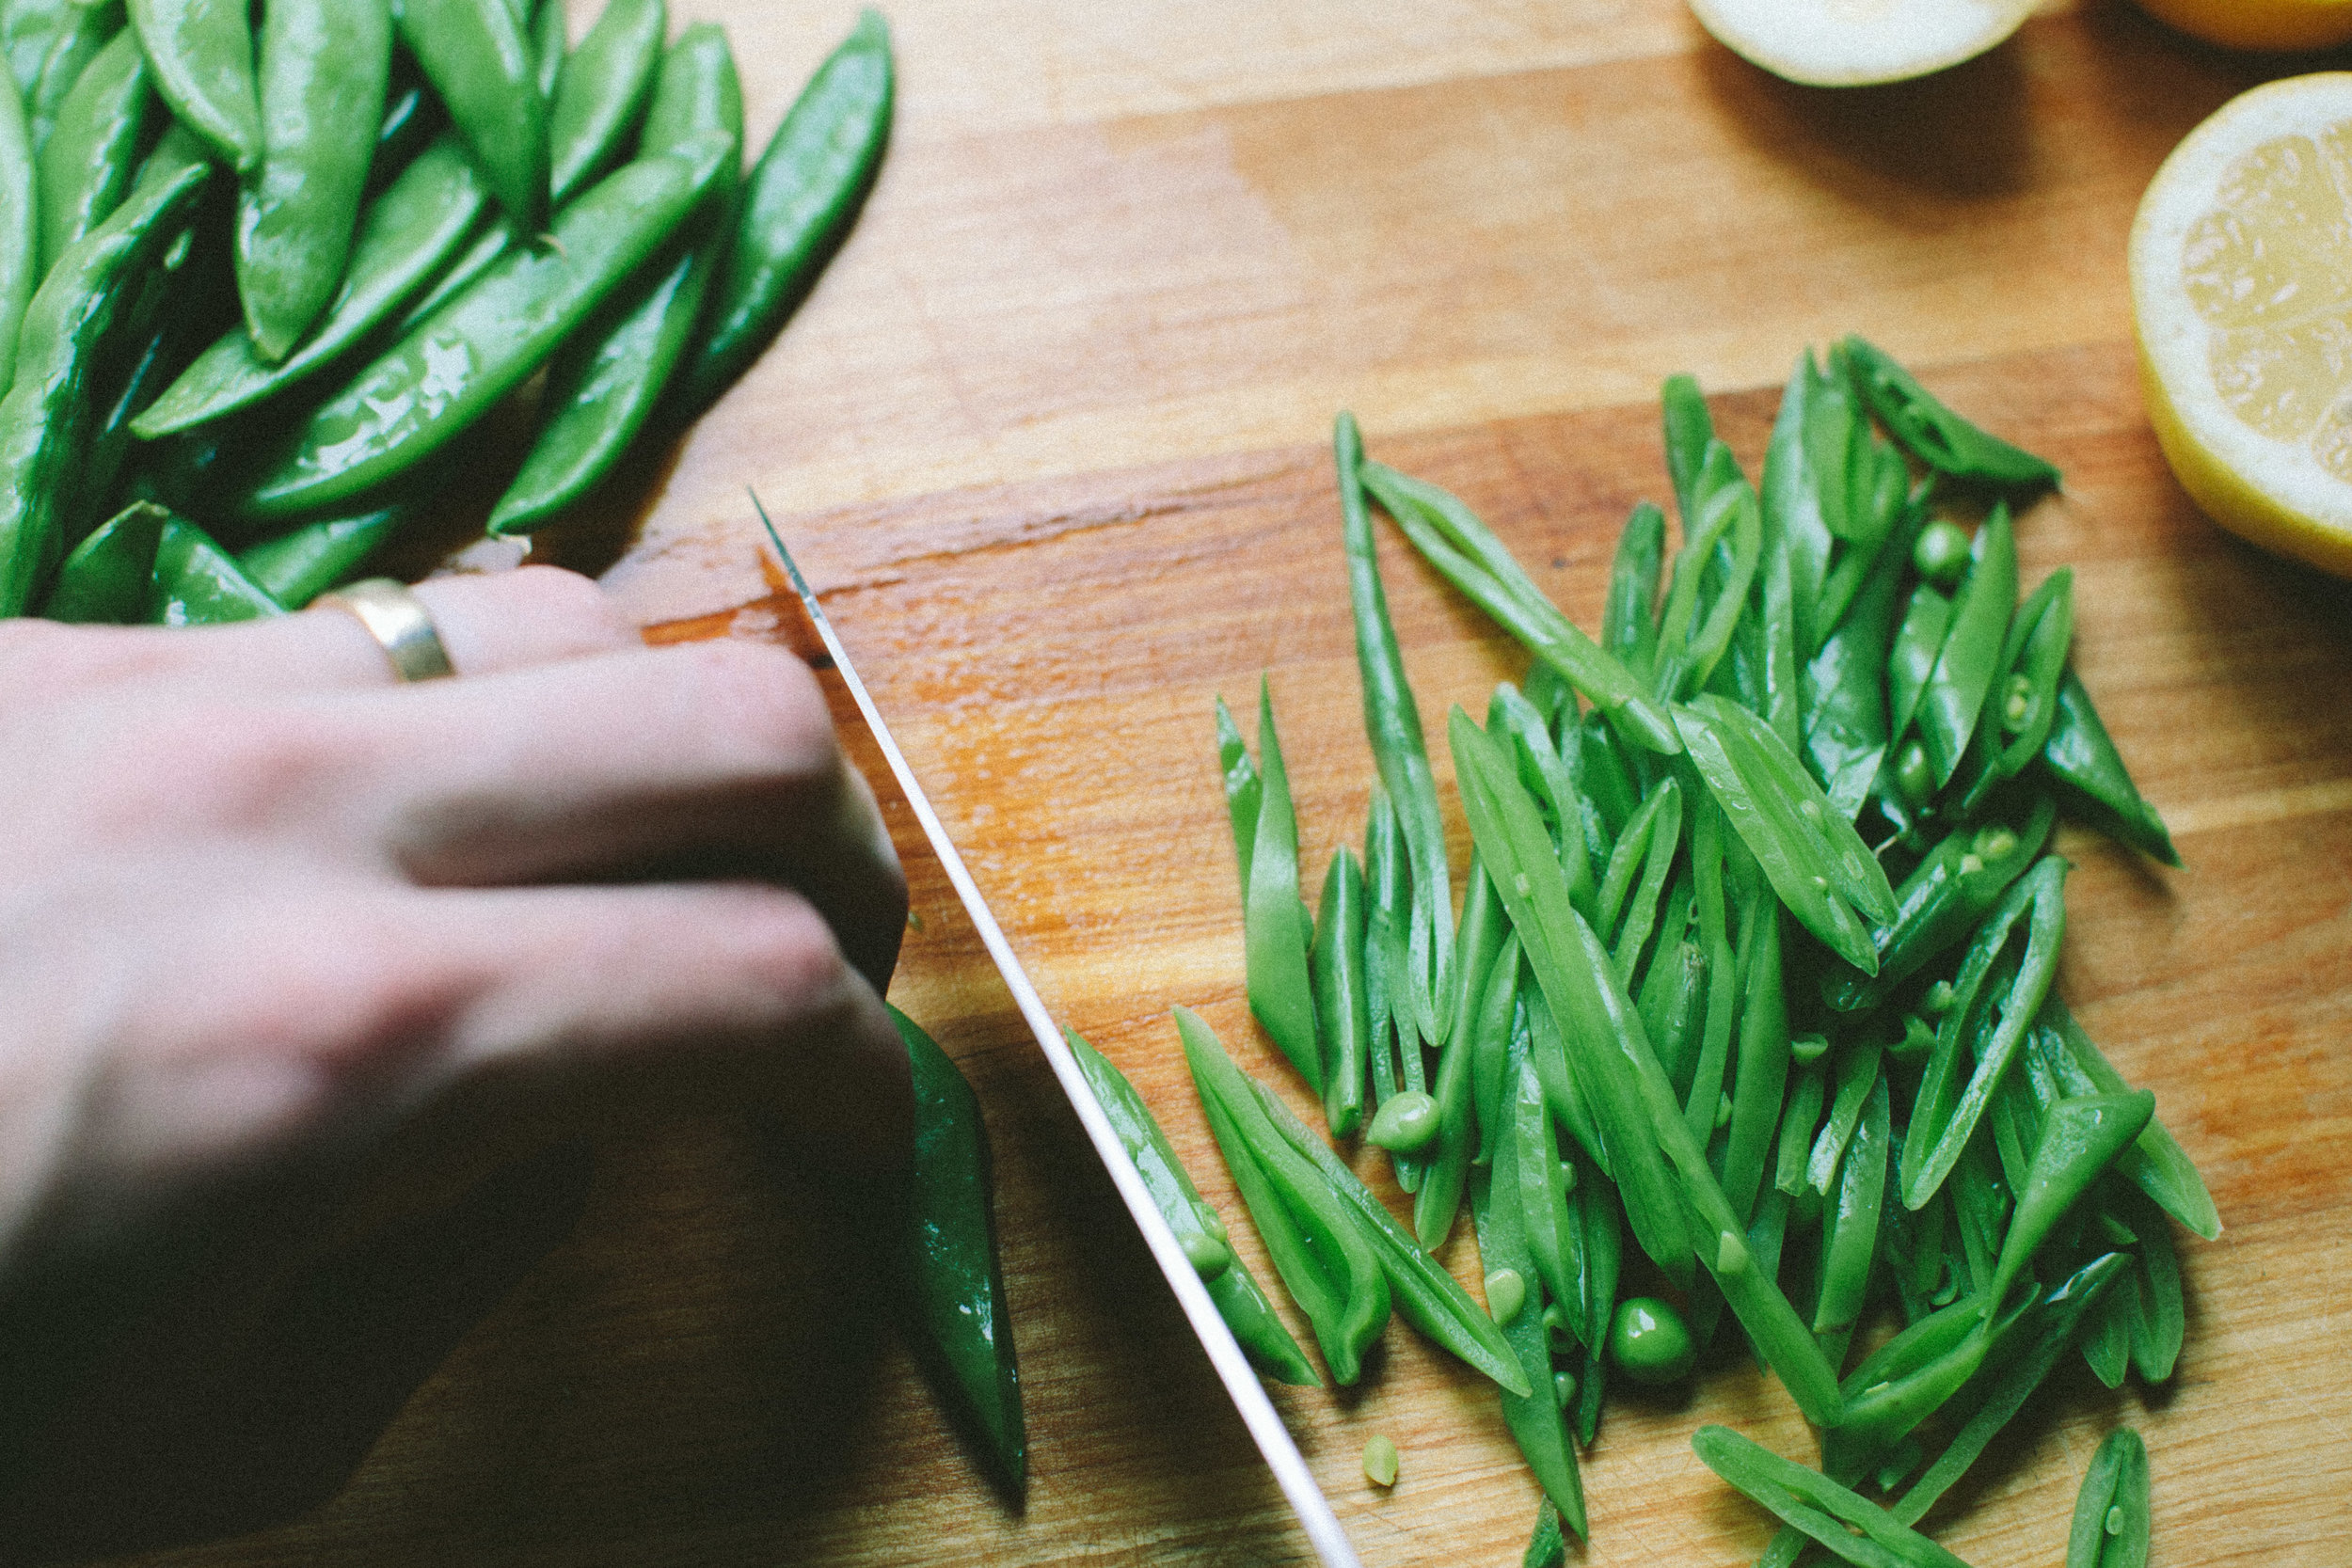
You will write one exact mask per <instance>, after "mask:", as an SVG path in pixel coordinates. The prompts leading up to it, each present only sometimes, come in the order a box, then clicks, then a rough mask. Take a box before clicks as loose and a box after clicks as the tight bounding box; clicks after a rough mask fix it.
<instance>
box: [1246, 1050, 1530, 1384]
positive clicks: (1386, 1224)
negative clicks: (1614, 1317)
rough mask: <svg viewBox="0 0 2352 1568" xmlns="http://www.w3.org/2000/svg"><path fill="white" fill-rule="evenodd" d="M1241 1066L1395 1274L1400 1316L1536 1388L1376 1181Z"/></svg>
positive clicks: (1278, 1127)
mask: <svg viewBox="0 0 2352 1568" xmlns="http://www.w3.org/2000/svg"><path fill="white" fill-rule="evenodd" d="M1233 1070H1234V1075H1235V1077H1237V1078H1238V1079H1240V1081H1241V1083H1242V1084H1243V1085H1246V1086H1247V1087H1248V1089H1249V1091H1250V1092H1251V1093H1252V1094H1253V1095H1254V1096H1255V1098H1256V1101H1257V1104H1258V1106H1259V1108H1260V1110H1261V1111H1262V1113H1263V1117H1264V1125H1265V1126H1266V1127H1267V1128H1268V1129H1269V1130H1270V1131H1271V1132H1272V1133H1273V1134H1274V1135H1275V1136H1276V1137H1278V1138H1279V1139H1280V1140H1281V1142H1282V1147H1283V1148H1286V1149H1288V1150H1290V1151H1291V1152H1293V1153H1295V1155H1297V1156H1298V1157H1299V1158H1300V1159H1301V1160H1303V1161H1304V1162H1305V1163H1306V1164H1307V1166H1308V1167H1309V1169H1310V1170H1311V1172H1312V1173H1313V1175H1314V1177H1315V1178H1316V1179H1317V1180H1318V1185H1317V1187H1316V1192H1317V1194H1318V1196H1320V1197H1329V1198H1332V1199H1335V1200H1336V1201H1337V1203H1338V1205H1339V1209H1338V1212H1339V1214H1340V1215H1341V1216H1343V1217H1344V1218H1346V1219H1348V1220H1349V1221H1350V1222H1351V1224H1352V1227H1353V1234H1354V1235H1355V1236H1357V1237H1358V1238H1359V1239H1360V1241H1361V1242H1362V1243H1363V1244H1364V1245H1365V1246H1367V1247H1368V1248H1369V1249H1370V1251H1371V1255H1372V1257H1373V1258H1374V1259H1375V1260H1376V1261H1377V1263H1378V1265H1379V1270H1380V1274H1381V1275H1382V1277H1384V1278H1385V1279H1386V1280H1387V1282H1388V1296H1387V1299H1388V1301H1389V1302H1390V1303H1391V1305H1393V1306H1394V1307H1395V1308H1396V1314H1397V1316H1399V1317H1401V1318H1403V1319H1404V1320H1405V1321H1406V1323H1411V1324H1412V1325H1413V1327H1414V1328H1415V1329H1417V1330H1419V1331H1420V1333H1421V1334H1422V1336H1423V1337H1424V1338H1427V1339H1429V1340H1430V1341H1431V1342H1432V1343H1434V1344H1436V1345H1437V1346H1438V1347H1439V1348H1440V1349H1442V1350H1445V1351H1447V1352H1450V1353H1451V1354H1454V1355H1455V1356H1457V1357H1459V1358H1460V1359H1461V1360H1462V1361H1463V1362H1465V1363H1467V1364H1468V1365H1469V1366H1470V1367H1471V1368H1472V1369H1473V1370H1477V1371H1480V1372H1483V1373H1485V1374H1486V1376H1488V1377H1490V1378H1492V1379H1494V1381H1495V1382H1496V1383H1498V1384H1500V1385H1501V1386H1502V1387H1504V1388H1506V1389H1508V1390H1509V1391H1510V1392H1512V1393H1514V1394H1525V1393H1528V1392H1531V1391H1532V1390H1533V1389H1534V1384H1533V1383H1531V1382H1529V1381H1528V1380H1527V1377H1526V1374H1525V1373H1524V1372H1522V1371H1521V1370H1519V1365H1518V1357H1517V1356H1516V1355H1514V1354H1512V1351H1511V1347H1510V1343H1509V1341H1507V1340H1506V1339H1505V1338H1503V1336H1502V1329H1501V1328H1500V1327H1498V1326H1497V1325H1496V1323H1495V1321H1494V1320H1493V1319H1492V1318H1490V1317H1488V1316H1487V1315H1486V1313H1485V1312H1484V1311H1482V1310H1480V1308H1479V1306H1478V1304H1477V1303H1476V1302H1474V1301H1472V1300H1471V1299H1470V1294H1469V1292H1468V1291H1464V1290H1463V1289H1462V1287H1461V1286H1460V1285H1459V1284H1458V1283H1457V1282H1456V1281H1455V1280H1454V1276H1453V1275H1450V1274H1448V1273H1446V1271H1445V1267H1444V1265H1443V1264H1441V1263H1439V1262H1438V1260H1437V1259H1433V1258H1431V1257H1430V1256H1429V1254H1428V1253H1426V1252H1424V1251H1422V1248H1421V1246H1420V1245H1419V1244H1418V1243H1416V1242H1415V1241H1414V1239H1413V1237H1412V1236H1411V1235H1410V1234H1409V1233H1408V1232H1407V1231H1406V1229H1405V1227H1403V1226H1401V1225H1399V1224H1397V1223H1396V1220H1395V1218H1394V1217H1393V1216H1391V1214H1390V1212H1389V1211H1388V1208H1387V1206H1386V1205H1384V1204H1383V1203H1382V1202H1381V1201H1380V1200H1379V1199H1378V1198H1377V1197H1375V1196H1373V1193H1372V1189H1370V1188H1369V1187H1366V1186H1365V1185H1364V1184H1363V1182H1362V1181H1361V1180H1359V1178H1358V1177H1357V1175H1356V1173H1355V1172H1354V1171H1352V1170H1350V1169H1348V1168H1347V1165H1346V1164H1345V1162H1343V1161H1342V1160H1341V1159H1340V1157H1339V1156H1338V1155H1336V1154H1334V1153H1332V1152H1331V1149H1330V1147H1329V1146H1328V1145H1327V1144H1326V1143H1325V1142H1324V1141H1323V1140H1322V1139H1321V1138H1320V1137H1318V1136H1316V1135H1315V1132H1314V1130H1313V1129H1312V1128H1311V1127H1309V1126H1308V1125H1307V1124H1306V1123H1305V1122H1303V1121H1301V1120H1299V1119H1298V1117H1296V1116H1295V1115H1293V1114H1292V1112H1291V1109H1290V1107H1289V1106H1288V1105H1285V1104H1284V1103H1283V1102H1282V1100H1281V1097H1280V1096H1279V1095H1277V1094H1276V1093H1275V1092H1274V1091H1273V1090H1272V1089H1270V1088H1268V1087H1266V1085H1263V1084H1261V1083H1259V1082H1258V1081H1257V1080H1256V1079H1254V1078H1249V1077H1248V1076H1247V1075H1246V1074H1243V1073H1242V1072H1241V1070H1240V1069H1238V1068H1236V1069H1233Z"/></svg>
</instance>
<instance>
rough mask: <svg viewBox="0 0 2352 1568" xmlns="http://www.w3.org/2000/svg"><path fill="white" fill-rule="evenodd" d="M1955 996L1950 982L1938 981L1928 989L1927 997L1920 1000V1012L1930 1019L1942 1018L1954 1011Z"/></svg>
mask: <svg viewBox="0 0 2352 1568" xmlns="http://www.w3.org/2000/svg"><path fill="white" fill-rule="evenodd" d="M1954 994H1955V993H1954V991H1953V990H1952V983H1951V982H1950V981H1949V980H1938V981H1937V982H1936V983H1935V984H1933V985H1931V986H1930V987H1929V988H1928V990H1927V994H1926V995H1924V996H1922V997H1920V998H1919V1010H1920V1011H1921V1012H1923V1013H1925V1014H1927V1015H1928V1017H1930V1018H1941V1017H1942V1016H1943V1015H1944V1014H1946V1013H1947V1012H1950V1011H1951V1010H1952V999H1953V996H1954Z"/></svg>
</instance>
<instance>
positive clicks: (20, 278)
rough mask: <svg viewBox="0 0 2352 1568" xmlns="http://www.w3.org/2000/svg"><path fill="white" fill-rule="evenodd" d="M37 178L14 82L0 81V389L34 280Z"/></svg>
mask: <svg viewBox="0 0 2352 1568" xmlns="http://www.w3.org/2000/svg"><path fill="white" fill-rule="evenodd" d="M37 186H38V175H37V173H36V171H35V166H34V163H33V149H32V142H31V139H30V138H29V136H28V135H27V134H26V131H25V126H24V100H23V99H22V98H20V97H18V96H17V90H16V83H15V82H13V81H5V82H0V391H5V390H6V389H7V388H8V382H9V381H10V380H11V379H12V378H13V377H14V376H15V374H16V334H17V329H18V328H19V327H20V326H21V325H24V307H25V306H26V305H27V304H28V303H29V302H30V301H31V300H32V297H33V286H34V284H35V283H37V282H38V281H39V280H40V263H39V261H38V260H37V259H36V258H37V256H38V252H39V246H40V226H39V224H38V223H37V222H36V221H35V220H36V216H37V214H38V207H37V205H36V195H35V192H36V189H37Z"/></svg>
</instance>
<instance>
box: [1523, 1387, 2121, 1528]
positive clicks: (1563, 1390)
mask: <svg viewBox="0 0 2352 1568" xmlns="http://www.w3.org/2000/svg"><path fill="white" fill-rule="evenodd" d="M1551 1397H1552V1398H1553V1399H1554V1400H1555V1401H1557V1402H1559V1405H1560V1408H1561V1409H1563V1410H1565V1409H1566V1408H1567V1407H1568V1402H1569V1401H1571V1400H1573V1399H1575V1398H1576V1374H1575V1373H1574V1372H1554V1373H1552V1374H1551ZM2110 1533H2112V1532H2110Z"/></svg>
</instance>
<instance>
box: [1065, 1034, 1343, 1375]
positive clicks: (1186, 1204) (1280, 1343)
mask: <svg viewBox="0 0 2352 1568" xmlns="http://www.w3.org/2000/svg"><path fill="white" fill-rule="evenodd" d="M1062 1034H1063V1036H1064V1037H1066V1038H1067V1039H1068V1040H1069V1041H1070V1050H1071V1053H1072V1054H1073V1055H1074V1056H1075V1057H1077V1059H1078V1069H1079V1070H1080V1071H1082V1072H1084V1073H1085V1074H1086V1080H1087V1084H1088V1085H1089V1087H1091V1088H1092V1089H1093V1090H1094V1099H1095V1102H1096V1103H1097V1104H1099V1105H1101V1106H1102V1107H1103V1114H1104V1116H1106V1117H1109V1118H1110V1123H1111V1127H1112V1128H1113V1130H1115V1131H1116V1132H1118V1133H1119V1141H1120V1143H1122V1144H1124V1145H1125V1146H1126V1148H1127V1155H1128V1158H1130V1159H1132V1160H1134V1161H1135V1163H1136V1172H1137V1173H1138V1174H1140V1175H1141V1176H1142V1178H1143V1184H1144V1186H1145V1188H1147V1189H1148V1190H1149V1191H1150V1192H1151V1194H1152V1202H1153V1203H1154V1204H1156V1205H1157V1206H1158V1208H1159V1211H1160V1217H1161V1218H1162V1219H1165V1220H1166V1221H1168V1228H1169V1229H1171V1230H1173V1231H1175V1232H1176V1240H1177V1241H1178V1242H1180V1243H1183V1245H1184V1254H1185V1256H1186V1257H1188V1258H1190V1259H1192V1260H1193V1267H1194V1268H1195V1269H1196V1270H1198V1271H1199V1272H1200V1276H1201V1280H1202V1282H1203V1283H1204V1284H1205V1285H1206V1286H1207V1287H1208V1291H1209V1299H1210V1300H1211V1301H1213V1302H1215V1303H1216V1310H1217V1315H1218V1316H1220V1317H1222V1318H1223V1319H1224V1320H1225V1326H1226V1327H1228V1328H1230V1329H1232V1331H1233V1338H1234V1339H1235V1340H1237V1341H1238V1342H1239V1343H1240V1345H1241V1348H1242V1352H1243V1354H1246V1355H1248V1357H1249V1360H1250V1364H1251V1365H1252V1366H1254V1367H1256V1368H1257V1369H1258V1370H1260V1371H1261V1372H1263V1373H1264V1374H1265V1375H1266V1376H1268V1377H1271V1378H1273V1379H1275V1380H1276V1381H1278V1382H1280V1383H1289V1384H1296V1385H1299V1386H1307V1387H1316V1388H1319V1387H1321V1386H1323V1379H1322V1377H1321V1376H1319V1375H1318V1374H1317V1373H1316V1371H1315V1369H1314V1364H1313V1363H1312V1362H1311V1361H1309V1360H1308V1359H1307V1353H1306V1352H1305V1351H1303V1350H1301V1349H1299V1346H1298V1341H1297V1340H1296V1339H1295V1338H1292V1337H1291V1331H1290V1330H1289V1329H1288V1328H1285V1327H1284V1326H1283V1325H1282V1320H1281V1318H1280V1317H1279V1316H1278V1315H1277V1314H1276V1312H1275V1310H1274V1304H1273V1303H1272V1302H1271V1301H1269V1300H1268V1299H1267V1298H1266V1293H1265V1291H1264V1289H1263V1287H1261V1286H1260V1285H1259V1283H1258V1279H1257V1276H1256V1275H1253V1274H1251V1273H1250V1272H1249V1266H1248V1264H1246V1263H1244V1262H1243V1261H1242V1260H1241V1259H1239V1258H1238V1257H1236V1256H1235V1255H1234V1253H1233V1250H1232V1245H1231V1243H1230V1242H1229V1240H1228V1238H1227V1236H1226V1234H1225V1223H1224V1221H1223V1220H1221V1219H1220V1218H1218V1217H1217V1213H1216V1210H1215V1209H1213V1208H1212V1207H1210V1205H1209V1201H1208V1199H1206V1198H1204V1197H1202V1196H1200V1188H1198V1187H1196V1186H1194V1185H1193V1181H1192V1175H1191V1173H1190V1172H1189V1171H1187V1170H1185V1169H1184V1162H1183V1161H1182V1160H1180V1159H1178V1158H1177V1157H1176V1149H1175V1146H1174V1145H1172V1144H1170V1143H1169V1142H1168V1133H1167V1132H1166V1131H1165V1130H1164V1129H1162V1128H1161V1126H1160V1124H1159V1119H1158V1118H1157V1117H1154V1116H1152V1110H1151V1107H1149V1106H1148V1105H1146V1104H1145V1103H1144V1102H1143V1097H1142V1096H1141V1095H1140V1094H1137V1093H1136V1086H1135V1085H1133V1084H1131V1083H1129V1082H1128V1081H1127V1075H1126V1074H1125V1073H1123V1072H1121V1071H1120V1070H1119V1068H1118V1066H1117V1064H1115V1063H1113V1062H1112V1061H1111V1059H1110V1058H1109V1057H1107V1056H1105V1055H1104V1054H1103V1053H1101V1052H1099V1051H1097V1050H1095V1049H1094V1047H1093V1046H1092V1045H1090V1044H1089V1043H1088V1042H1087V1041H1086V1040H1085V1039H1084V1038H1082V1037H1080V1036H1079V1035H1078V1034H1076V1033H1075V1032H1074V1031H1073V1030H1069V1029H1064V1030H1063V1031H1062Z"/></svg>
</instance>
